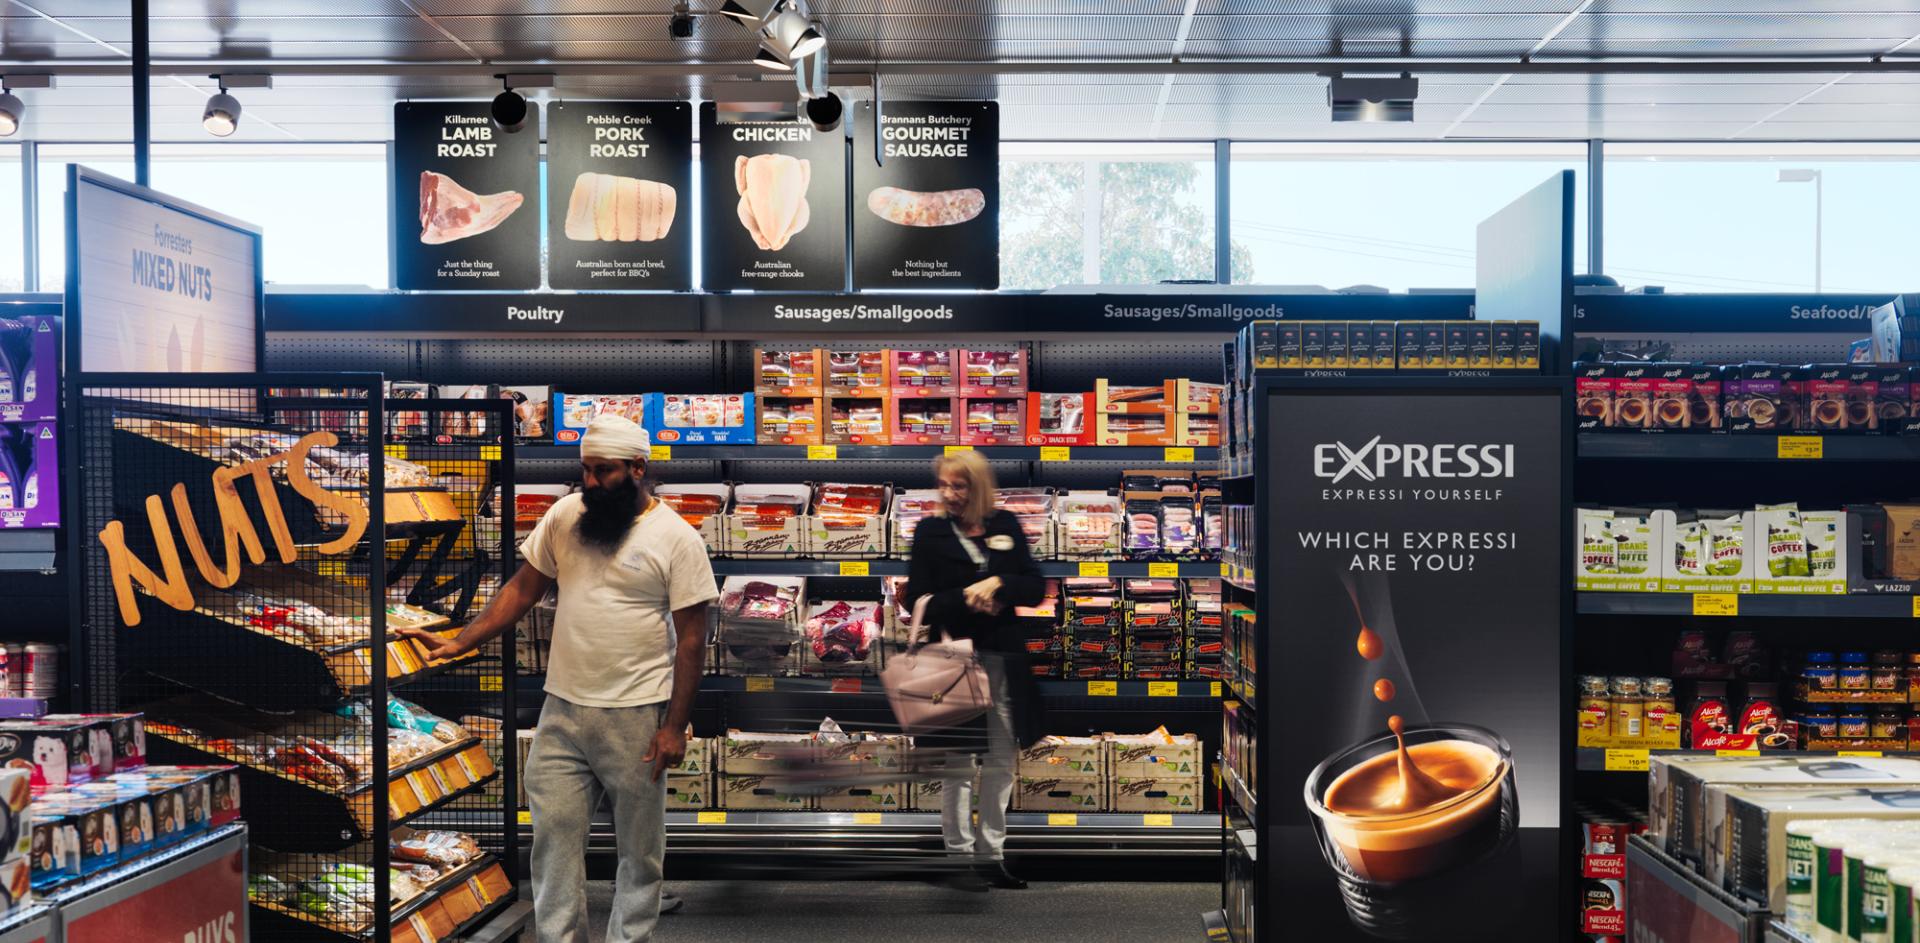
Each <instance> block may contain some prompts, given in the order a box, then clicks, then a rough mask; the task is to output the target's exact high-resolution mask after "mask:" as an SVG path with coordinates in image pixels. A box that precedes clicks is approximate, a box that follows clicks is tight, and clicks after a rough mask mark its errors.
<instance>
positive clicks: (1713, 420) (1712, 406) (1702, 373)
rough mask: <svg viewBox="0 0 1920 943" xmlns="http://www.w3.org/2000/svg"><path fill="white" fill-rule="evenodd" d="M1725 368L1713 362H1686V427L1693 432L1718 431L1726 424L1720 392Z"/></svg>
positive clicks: (1723, 383)
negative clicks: (1687, 419)
mask: <svg viewBox="0 0 1920 943" xmlns="http://www.w3.org/2000/svg"><path fill="white" fill-rule="evenodd" d="M1725 375H1726V368H1725V367H1722V366H1719V365H1717V364H1710V363H1696V364H1689V365H1688V370H1687V384H1688V391H1687V413H1688V416H1689V421H1688V427H1689V428H1690V429H1691V430H1692V431H1694V432H1703V431H1704V432H1721V431H1724V430H1725V429H1726V427H1727V424H1726V411H1725V409H1724V408H1723V407H1722V404H1721V400H1722V397H1723V395H1724V392H1723V391H1724V388H1725Z"/></svg>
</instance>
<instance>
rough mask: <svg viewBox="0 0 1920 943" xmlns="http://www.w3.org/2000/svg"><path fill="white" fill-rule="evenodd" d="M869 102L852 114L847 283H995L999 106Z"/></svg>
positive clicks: (977, 286)
mask: <svg viewBox="0 0 1920 943" xmlns="http://www.w3.org/2000/svg"><path fill="white" fill-rule="evenodd" d="M879 132H880V133H879V138H880V140H879V147H878V149H877V150H876V148H875V146H874V121H873V103H872V102H861V103H860V104H859V107H858V109H857V110H856V111H855V113H854V119H853V287H855V288H936V289H972V290H983V291H992V290H994V289H996V288H999V287H1000V106H999V105H998V104H996V103H994V102H891V101H890V102H887V103H886V104H885V105H884V106H883V107H882V108H881V109H880V125H879Z"/></svg>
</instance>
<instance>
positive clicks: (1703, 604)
mask: <svg viewBox="0 0 1920 943" xmlns="http://www.w3.org/2000/svg"><path fill="white" fill-rule="evenodd" d="M1693 614H1694V615H1696V616H1737V615H1739V614H1740V597H1739V596H1738V595H1736V594H1734V593H1694V594H1693Z"/></svg>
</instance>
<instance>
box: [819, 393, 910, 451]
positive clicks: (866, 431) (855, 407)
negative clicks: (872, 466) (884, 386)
mask: <svg viewBox="0 0 1920 943" xmlns="http://www.w3.org/2000/svg"><path fill="white" fill-rule="evenodd" d="M891 403H892V400H891V399H890V398H875V397H870V396H830V397H828V398H827V401H826V407H827V422H826V430H825V431H824V432H823V433H822V435H821V440H822V442H823V443H824V444H827V445H891V444H893V436H892V435H891V434H890V433H891V431H892V426H891V425H890V422H891V419H890V417H889V416H888V409H889V408H890V406H891Z"/></svg>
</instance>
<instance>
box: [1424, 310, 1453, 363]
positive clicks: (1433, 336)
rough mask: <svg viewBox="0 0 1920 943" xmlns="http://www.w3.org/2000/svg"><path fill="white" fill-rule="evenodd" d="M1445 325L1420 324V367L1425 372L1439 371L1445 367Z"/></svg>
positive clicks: (1426, 322)
mask: <svg viewBox="0 0 1920 943" xmlns="http://www.w3.org/2000/svg"><path fill="white" fill-rule="evenodd" d="M1447 323H1448V322H1446V321H1422V322H1420V364H1419V365H1420V366H1421V367H1422V368H1424V369H1427V370H1441V369H1444V368H1445V367H1446V366H1447Z"/></svg>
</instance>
